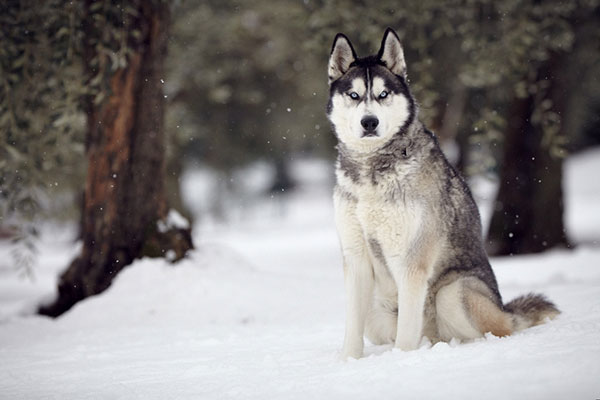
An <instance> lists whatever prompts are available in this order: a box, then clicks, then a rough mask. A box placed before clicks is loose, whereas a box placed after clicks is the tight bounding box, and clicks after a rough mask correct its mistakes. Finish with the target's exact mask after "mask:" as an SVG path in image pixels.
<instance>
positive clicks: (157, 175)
mask: <svg viewBox="0 0 600 400" xmlns="http://www.w3.org/2000/svg"><path fill="white" fill-rule="evenodd" d="M138 11H139V13H140V18H139V24H140V26H139V29H140V31H141V32H142V35H144V36H143V38H144V39H143V41H142V43H141V44H140V45H139V46H136V47H135V48H134V49H133V52H132V54H131V56H130V58H129V60H128V64H127V66H126V67H124V68H120V69H118V70H117V71H116V72H115V73H114V74H113V75H112V77H111V78H110V92H109V97H108V98H107V100H106V101H105V102H104V103H103V104H102V105H99V106H98V105H95V104H94V103H93V101H92V99H88V101H87V104H86V105H87V110H88V123H87V130H88V131H87V159H88V169H87V177H86V185H85V194H84V209H83V211H82V212H83V229H82V230H83V232H82V239H83V249H82V251H81V254H80V255H79V256H78V257H77V258H76V259H75V260H73V262H72V263H71V265H70V266H69V268H68V269H67V270H66V271H65V272H64V273H63V275H62V276H61V278H60V282H59V286H58V298H57V299H56V301H55V302H54V303H53V304H50V305H48V306H43V307H41V308H40V310H39V311H40V313H41V314H44V315H50V316H58V315H60V314H62V313H64V312H65V311H67V310H68V309H69V308H71V307H72V306H73V305H74V304H75V303H76V302H77V301H79V300H81V299H83V298H86V297H88V296H91V295H94V294H97V293H100V292H102V291H103V290H105V289H106V288H107V287H108V286H109V285H110V284H111V281H112V279H113V278H114V277H115V275H116V274H117V273H118V272H119V271H120V270H122V269H123V268H124V267H125V266H127V265H128V264H130V263H131V262H132V261H133V260H134V259H136V258H139V257H142V256H153V257H160V256H165V255H166V253H167V252H169V254H168V256H169V258H170V259H171V260H177V259H180V258H181V257H183V256H184V255H185V254H186V252H187V250H189V249H190V248H192V242H191V235H190V230H189V228H183V227H175V226H169V225H168V222H163V223H159V222H160V221H165V220H166V217H167V212H168V208H167V202H166V195H165V187H164V180H165V137H164V127H163V124H164V97H163V93H162V87H161V84H162V82H161V79H164V68H163V61H164V58H165V56H166V48H167V32H168V29H167V28H168V15H169V13H168V6H166V5H164V3H163V2H140V3H139V6H138ZM88 59H90V58H88Z"/></svg>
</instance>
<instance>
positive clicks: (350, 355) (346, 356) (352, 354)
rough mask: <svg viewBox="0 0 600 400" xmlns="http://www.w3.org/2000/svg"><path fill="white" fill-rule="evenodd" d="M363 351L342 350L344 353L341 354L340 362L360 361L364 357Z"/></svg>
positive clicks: (353, 349) (356, 349)
mask: <svg viewBox="0 0 600 400" xmlns="http://www.w3.org/2000/svg"><path fill="white" fill-rule="evenodd" d="M362 353H363V351H362V349H359V348H351V349H342V352H341V353H340V360H341V361H348V360H352V359H354V360H358V359H359V358H361V357H362Z"/></svg>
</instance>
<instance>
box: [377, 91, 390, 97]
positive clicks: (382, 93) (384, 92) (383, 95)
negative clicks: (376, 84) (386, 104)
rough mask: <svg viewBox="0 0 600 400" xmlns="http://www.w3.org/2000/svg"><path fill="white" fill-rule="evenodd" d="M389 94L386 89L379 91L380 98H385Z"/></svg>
mask: <svg viewBox="0 0 600 400" xmlns="http://www.w3.org/2000/svg"><path fill="white" fill-rule="evenodd" d="M387 95H388V92H386V91H385V90H384V91H383V92H381V93H379V98H380V99H385V98H386V97H387Z"/></svg>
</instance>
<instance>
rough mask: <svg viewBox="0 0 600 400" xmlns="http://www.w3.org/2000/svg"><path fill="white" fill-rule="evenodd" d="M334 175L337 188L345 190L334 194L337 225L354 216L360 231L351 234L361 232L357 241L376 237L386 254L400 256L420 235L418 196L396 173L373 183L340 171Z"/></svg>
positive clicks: (421, 214) (420, 221)
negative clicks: (342, 193) (354, 179)
mask: <svg viewBox="0 0 600 400" xmlns="http://www.w3.org/2000/svg"><path fill="white" fill-rule="evenodd" d="M337 175H338V185H339V189H338V190H339V191H341V192H345V193H347V194H348V195H347V196H336V201H335V206H336V213H337V214H338V228H342V226H340V225H344V224H345V223H346V222H348V221H345V220H346V219H348V220H350V219H354V218H355V220H356V221H357V222H358V224H359V226H360V231H356V232H354V234H355V235H360V236H361V237H357V238H356V240H357V241H358V240H360V239H361V238H362V239H363V240H364V241H365V242H366V243H367V244H368V243H369V242H371V243H373V242H374V241H376V242H377V243H378V244H379V246H381V247H382V251H385V252H386V254H385V256H386V257H394V258H397V259H400V260H402V259H403V258H404V257H405V255H406V254H404V253H407V252H409V250H410V247H411V244H412V242H413V241H414V240H416V239H417V238H418V237H419V235H420V231H421V226H422V223H423V205H422V204H421V203H420V201H419V200H418V197H416V196H414V195H413V194H411V193H408V191H409V190H410V189H409V188H408V187H407V186H408V185H404V184H403V182H402V177H401V176H398V175H397V174H393V173H392V174H389V175H388V176H386V177H385V178H383V179H378V180H377V182H376V183H375V182H372V181H371V180H369V179H361V181H360V182H359V183H354V182H352V181H351V180H350V179H349V178H348V177H347V176H345V175H344V173H343V172H342V171H338V174H337ZM337 197H339V198H337ZM337 209H339V210H337ZM342 229H343V228H342Z"/></svg>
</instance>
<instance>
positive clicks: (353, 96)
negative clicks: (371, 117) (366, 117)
mask: <svg viewBox="0 0 600 400" xmlns="http://www.w3.org/2000/svg"><path fill="white" fill-rule="evenodd" d="M350 97H351V98H352V99H354V100H356V99H358V93H356V92H352V93H350Z"/></svg>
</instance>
